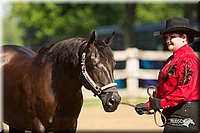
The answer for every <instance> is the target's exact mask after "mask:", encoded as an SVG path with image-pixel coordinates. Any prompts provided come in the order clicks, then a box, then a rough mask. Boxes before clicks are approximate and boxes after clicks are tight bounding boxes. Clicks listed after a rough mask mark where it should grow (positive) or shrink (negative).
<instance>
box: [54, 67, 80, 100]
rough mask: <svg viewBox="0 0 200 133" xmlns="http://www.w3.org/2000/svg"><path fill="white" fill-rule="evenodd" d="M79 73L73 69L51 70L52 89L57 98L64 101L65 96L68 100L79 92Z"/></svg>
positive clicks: (56, 68)
mask: <svg viewBox="0 0 200 133" xmlns="http://www.w3.org/2000/svg"><path fill="white" fill-rule="evenodd" d="M79 71H80V70H77V69H75V68H72V69H70V70H65V69H63V68H60V67H59V66H54V67H53V68H52V87H53V90H54V92H55V93H56V95H57V96H59V97H60V98H64V99H66V95H67V96H68V97H69V98H70V96H73V95H74V94H75V93H77V92H79V91H80V90H81V86H82V84H81V83H80V80H79V75H80V72H79Z"/></svg>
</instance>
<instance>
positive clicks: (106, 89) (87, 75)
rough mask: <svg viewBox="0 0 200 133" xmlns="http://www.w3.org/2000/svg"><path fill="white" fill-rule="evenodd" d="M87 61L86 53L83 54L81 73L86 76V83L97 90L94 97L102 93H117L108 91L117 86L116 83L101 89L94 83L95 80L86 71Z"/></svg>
mask: <svg viewBox="0 0 200 133" xmlns="http://www.w3.org/2000/svg"><path fill="white" fill-rule="evenodd" d="M85 60H86V53H85V52H84V53H83V54H82V58H81V72H82V74H83V76H84V78H85V79H86V81H87V82H88V83H89V84H90V85H91V86H92V88H93V89H94V90H95V92H94V96H96V95H100V94H101V93H102V92H117V90H108V88H110V87H113V86H117V84H116V83H109V84H107V85H105V86H102V87H99V86H98V85H97V84H96V83H95V82H94V81H93V79H92V78H91V77H90V75H89V74H88V72H87V70H86V65H85Z"/></svg>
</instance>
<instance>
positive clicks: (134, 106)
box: [120, 86, 167, 127]
mask: <svg viewBox="0 0 200 133" xmlns="http://www.w3.org/2000/svg"><path fill="white" fill-rule="evenodd" d="M150 88H152V86H150V87H148V88H147V94H148V95H149V96H150V97H151V98H153V96H152V95H151V94H150V92H149V89H150ZM120 104H124V105H128V106H131V107H133V108H136V105H133V104H131V103H126V102H120ZM156 112H158V113H159V114H160V115H161V116H162V117H163V119H164V121H163V124H162V125H160V124H158V121H157V119H156ZM152 113H153V114H154V121H155V124H156V125H157V126H158V127H163V126H165V125H166V124H167V118H166V117H165V115H164V114H163V113H162V112H161V111H160V110H154V112H149V111H148V112H147V113H145V114H152Z"/></svg>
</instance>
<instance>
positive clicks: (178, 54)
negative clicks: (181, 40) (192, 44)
mask: <svg viewBox="0 0 200 133" xmlns="http://www.w3.org/2000/svg"><path fill="white" fill-rule="evenodd" d="M188 47H189V44H186V45H184V46H182V47H180V48H179V49H178V50H177V51H175V52H174V53H173V54H174V57H177V56H180V55H182V54H183V53H184V51H185V50H186V49H188Z"/></svg>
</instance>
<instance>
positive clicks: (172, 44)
mask: <svg viewBox="0 0 200 133" xmlns="http://www.w3.org/2000/svg"><path fill="white" fill-rule="evenodd" d="M165 38H166V45H167V47H168V49H169V50H170V51H172V52H175V51H176V50H178V49H179V48H180V47H182V46H183V45H185V42H186V35H185V34H183V35H182V36H181V35H180V34H177V33H169V34H166V35H165Z"/></svg>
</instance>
